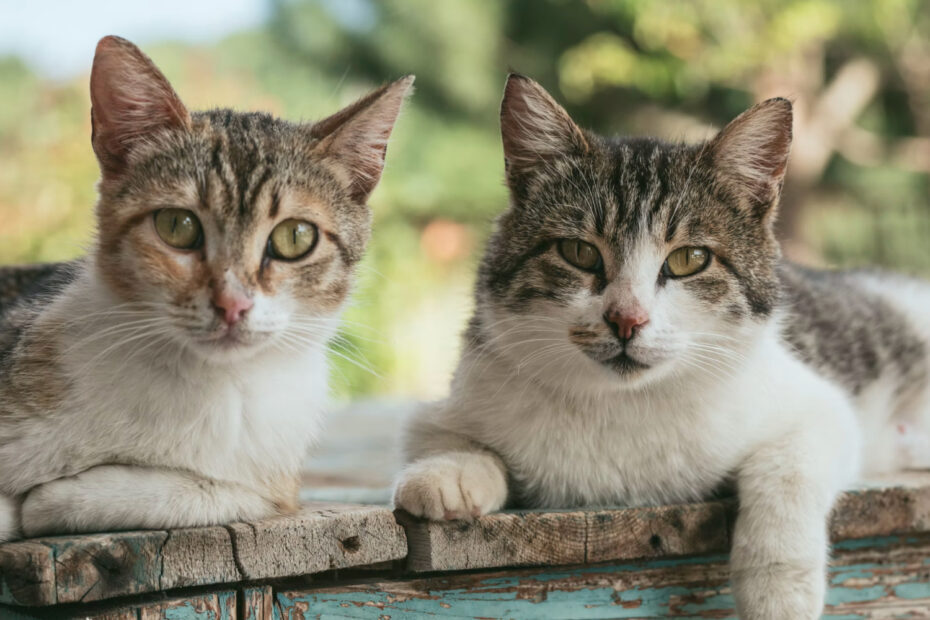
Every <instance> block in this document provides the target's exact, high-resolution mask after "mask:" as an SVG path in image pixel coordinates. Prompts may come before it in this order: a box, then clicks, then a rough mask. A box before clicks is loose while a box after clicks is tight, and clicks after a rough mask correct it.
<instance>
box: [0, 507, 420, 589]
mask: <svg viewBox="0 0 930 620" xmlns="http://www.w3.org/2000/svg"><path fill="white" fill-rule="evenodd" d="M406 555H407V542H406V538H405V536H404V532H403V529H402V528H401V527H400V526H399V525H398V524H397V522H396V521H395V520H394V516H393V514H392V513H391V511H390V510H389V509H387V508H385V507H383V506H359V505H350V504H332V503H325V504H324V503H316V504H306V505H304V506H303V507H302V509H301V511H300V512H299V513H298V514H297V515H295V516H293V517H282V518H276V519H268V520H266V521H258V522H255V523H234V524H232V525H228V526H225V527H204V528H189V529H177V530H167V531H164V530H162V531H138V532H135V531H134V532H116V533H108V534H92V535H82V536H55V537H47V538H34V539H30V540H25V541H22V542H13V543H7V544H3V545H0V603H8V604H11V605H22V606H36V605H55V604H62V603H77V602H89V601H97V600H101V599H107V598H113V597H118V596H127V595H133V594H141V593H145V592H157V591H162V590H171V589H174V588H182V587H189V586H200V585H207V584H229V583H236V582H240V581H258V580H264V579H277V578H282V577H295V576H298V575H308V574H312V573H319V572H322V571H328V570H332V569H339V568H349V567H353V566H364V565H369V564H375V563H378V562H385V561H389V560H397V559H401V558H404V557H405V556H406Z"/></svg>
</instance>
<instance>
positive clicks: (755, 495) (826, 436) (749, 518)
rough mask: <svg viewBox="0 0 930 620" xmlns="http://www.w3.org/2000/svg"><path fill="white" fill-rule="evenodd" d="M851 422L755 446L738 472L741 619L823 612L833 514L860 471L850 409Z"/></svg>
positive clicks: (735, 552) (735, 566) (735, 554)
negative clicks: (830, 516)
mask: <svg viewBox="0 0 930 620" xmlns="http://www.w3.org/2000/svg"><path fill="white" fill-rule="evenodd" d="M833 405H836V406H840V407H842V403H833ZM827 411H829V410H827ZM816 416H822V417H826V418H832V417H833V416H830V415H829V413H827V414H826V415H825V411H824V410H823V409H819V408H818V409H817V410H814V411H812V412H811V416H810V417H809V418H808V419H811V418H814V417H816ZM845 424H846V425H847V426H845V427H837V426H832V428H831V425H826V424H821V425H816V426H811V427H807V428H804V429H803V430H799V431H795V432H789V433H788V434H787V435H784V436H782V437H781V438H780V439H777V440H774V441H770V442H768V443H767V444H764V445H762V446H761V447H760V448H758V449H757V450H754V451H753V454H752V456H750V457H749V458H748V459H747V460H746V462H745V463H743V464H742V466H741V467H740V469H739V471H738V472H737V482H738V487H739V489H738V493H739V506H740V508H739V515H738V517H737V520H736V527H735V530H734V534H733V548H732V551H731V573H732V580H733V591H734V595H735V598H736V607H737V611H738V615H739V617H740V618H746V619H751V620H761V619H765V620H769V619H771V620H782V619H785V618H792V619H798V620H804V619H814V618H819V617H820V615H821V613H822V611H823V604H824V593H825V586H826V566H827V557H828V544H829V541H828V537H827V536H828V529H827V524H828V517H829V514H830V511H831V509H832V506H833V502H834V500H835V498H836V496H837V495H838V494H839V492H840V491H841V489H842V487H843V486H844V485H846V484H848V483H849V482H850V480H849V478H850V477H851V476H854V475H855V474H854V472H855V462H856V456H855V455H856V453H857V452H856V451H857V450H858V442H857V440H856V431H855V423H854V421H852V414H851V412H850V414H849V416H848V418H847V419H846V420H845ZM850 427H851V429H850ZM847 429H849V430H850V432H844V430H847Z"/></svg>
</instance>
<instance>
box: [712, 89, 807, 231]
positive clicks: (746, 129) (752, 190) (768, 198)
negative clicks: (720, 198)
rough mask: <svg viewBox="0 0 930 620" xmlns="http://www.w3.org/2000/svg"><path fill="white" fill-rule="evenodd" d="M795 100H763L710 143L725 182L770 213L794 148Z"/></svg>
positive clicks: (756, 205)
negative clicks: (793, 113) (792, 141)
mask: <svg viewBox="0 0 930 620" xmlns="http://www.w3.org/2000/svg"><path fill="white" fill-rule="evenodd" d="M791 122H792V114H791V102H790V101H788V100H787V99H782V98H776V99H769V100H767V101H763V102H762V103H760V104H757V105H755V106H753V107H752V108H750V109H749V110H747V111H745V112H743V113H742V114H740V115H739V116H737V117H736V118H735V119H734V120H733V121H732V122H731V123H730V124H729V125H727V126H726V127H724V128H723V130H722V131H721V132H720V133H719V134H717V136H716V137H715V138H714V139H713V140H712V141H711V143H710V145H709V146H710V153H711V154H712V157H713V165H714V168H715V170H716V171H717V173H718V175H720V176H721V177H722V180H723V181H724V183H727V184H729V185H730V187H732V188H733V189H734V190H735V191H736V192H737V193H738V194H739V195H741V196H743V197H745V198H747V199H748V200H749V201H750V202H751V203H752V205H753V206H754V207H756V208H761V209H762V210H763V211H764V213H763V214H767V213H769V212H770V211H772V210H773V209H774V206H775V204H776V202H777V198H778V195H779V193H780V192H781V185H782V181H783V180H784V178H785V170H786V169H787V167H788V153H789V151H790V150H791Z"/></svg>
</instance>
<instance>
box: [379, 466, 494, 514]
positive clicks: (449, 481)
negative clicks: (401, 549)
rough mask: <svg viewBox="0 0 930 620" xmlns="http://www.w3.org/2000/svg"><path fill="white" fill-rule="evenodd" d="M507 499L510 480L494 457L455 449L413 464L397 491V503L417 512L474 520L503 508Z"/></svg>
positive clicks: (395, 497)
mask: <svg viewBox="0 0 930 620" xmlns="http://www.w3.org/2000/svg"><path fill="white" fill-rule="evenodd" d="M506 500H507V480H506V478H505V476H504V472H503V471H501V468H500V465H499V464H498V462H497V461H496V460H495V459H494V457H492V456H490V455H487V454H480V453H467V452H455V453H449V454H443V455H439V456H433V457H428V458H425V459H422V460H420V461H416V462H415V463H413V464H411V465H409V466H408V467H407V468H406V469H405V470H404V471H403V473H402V474H401V476H400V479H399V480H398V482H397V487H396V489H395V491H394V505H395V506H396V507H397V508H402V509H404V510H406V511H407V512H409V513H410V514H412V515H414V516H415V517H422V518H426V519H432V520H434V521H443V520H447V521H448V520H456V519H461V520H471V519H474V518H476V517H480V516H481V515H485V514H488V513H489V512H494V511H495V510H499V509H500V508H501V507H502V506H503V505H504V502H505V501H506Z"/></svg>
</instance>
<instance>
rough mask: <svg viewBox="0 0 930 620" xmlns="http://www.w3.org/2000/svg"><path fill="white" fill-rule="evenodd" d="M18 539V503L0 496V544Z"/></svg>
mask: <svg viewBox="0 0 930 620" xmlns="http://www.w3.org/2000/svg"><path fill="white" fill-rule="evenodd" d="M19 537H20V532H19V502H18V501H16V500H15V499H13V498H12V497H8V496H6V495H0V543H2V542H6V541H8V540H13V539H15V538H19Z"/></svg>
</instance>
